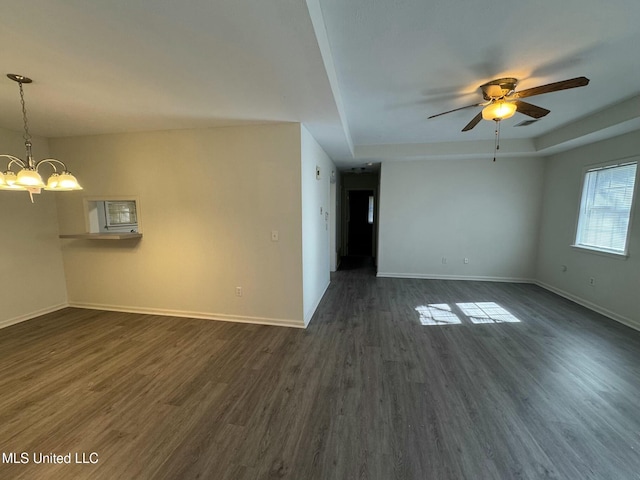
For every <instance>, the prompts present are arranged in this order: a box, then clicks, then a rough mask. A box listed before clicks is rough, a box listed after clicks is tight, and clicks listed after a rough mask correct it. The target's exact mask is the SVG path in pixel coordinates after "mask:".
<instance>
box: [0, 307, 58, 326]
mask: <svg viewBox="0 0 640 480" xmlns="http://www.w3.org/2000/svg"><path fill="white" fill-rule="evenodd" d="M68 306H69V304H67V303H60V304H58V305H52V306H51V307H47V308H42V309H40V310H36V311H35V312H29V313H25V314H24V315H20V316H19V317H14V318H9V319H7V320H0V328H5V327H8V326H10V325H15V324H16V323H21V322H26V321H27V320H31V319H32V318H36V317H39V316H40V315H46V314H47V313H51V312H57V311H58V310H62V309H63V308H67V307H68Z"/></svg>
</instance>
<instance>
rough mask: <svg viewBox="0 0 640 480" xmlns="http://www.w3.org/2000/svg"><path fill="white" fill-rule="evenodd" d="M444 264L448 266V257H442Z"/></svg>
mask: <svg viewBox="0 0 640 480" xmlns="http://www.w3.org/2000/svg"><path fill="white" fill-rule="evenodd" d="M442 264H443V265H446V264H447V257H442Z"/></svg>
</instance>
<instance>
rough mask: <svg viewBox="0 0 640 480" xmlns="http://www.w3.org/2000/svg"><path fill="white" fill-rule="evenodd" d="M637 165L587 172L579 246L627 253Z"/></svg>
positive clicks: (581, 207)
mask: <svg viewBox="0 0 640 480" xmlns="http://www.w3.org/2000/svg"><path fill="white" fill-rule="evenodd" d="M636 168H637V162H634V163H627V164H619V165H612V166H607V167H601V168H594V169H591V170H588V171H587V173H586V174H585V178H584V185H583V189H582V200H581V203H580V215H579V219H578V230H577V233H576V245H578V246H583V247H587V248H594V249H597V250H605V251H611V252H614V253H625V251H626V246H627V245H626V243H627V231H628V229H629V219H630V216H631V204H632V201H633V191H634V186H635V178H636Z"/></svg>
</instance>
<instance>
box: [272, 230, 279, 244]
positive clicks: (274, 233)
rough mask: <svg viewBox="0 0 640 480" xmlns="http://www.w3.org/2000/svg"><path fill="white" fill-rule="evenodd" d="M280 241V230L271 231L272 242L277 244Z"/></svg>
mask: <svg viewBox="0 0 640 480" xmlns="http://www.w3.org/2000/svg"><path fill="white" fill-rule="evenodd" d="M278 240H280V235H279V234H278V230H271V241H272V242H277V241H278Z"/></svg>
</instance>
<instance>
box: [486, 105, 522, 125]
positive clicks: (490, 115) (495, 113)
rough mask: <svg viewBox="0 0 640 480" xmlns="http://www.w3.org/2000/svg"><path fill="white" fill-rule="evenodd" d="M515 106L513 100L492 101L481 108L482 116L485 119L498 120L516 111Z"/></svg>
mask: <svg viewBox="0 0 640 480" xmlns="http://www.w3.org/2000/svg"><path fill="white" fill-rule="evenodd" d="M516 109H517V106H516V104H515V103H513V102H505V101H499V102H494V103H491V104H489V105H487V106H486V107H484V108H483V109H482V118H483V119H485V120H495V121H500V120H504V119H506V118H511V117H513V115H514V114H515V113H516Z"/></svg>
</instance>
